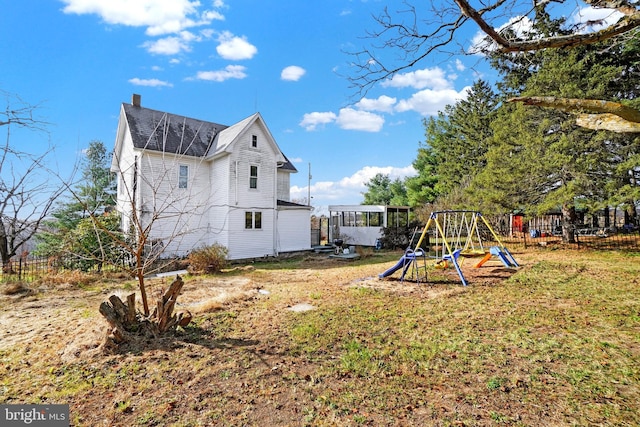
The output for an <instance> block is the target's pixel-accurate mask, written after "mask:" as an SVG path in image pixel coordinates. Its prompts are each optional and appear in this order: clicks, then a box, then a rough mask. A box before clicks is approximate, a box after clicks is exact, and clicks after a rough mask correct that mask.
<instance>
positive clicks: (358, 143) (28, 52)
mask: <svg viewBox="0 0 640 427" xmlns="http://www.w3.org/2000/svg"><path fill="white" fill-rule="evenodd" d="M401 5H402V2H398V1H392V2H389V1H386V2H383V1H378V0H368V1H367V0H353V1H348V0H326V1H322V2H320V1H317V2H307V1H300V0H278V1H257V0H240V1H233V0H224V1H223V0H215V1H211V0H201V1H200V2H197V1H189V0H135V1H131V0H45V1H43V0H21V1H12V2H7V4H5V5H4V8H3V11H2V14H1V15H0V40H2V46H3V54H2V57H1V58H0V70H1V72H0V89H1V90H3V91H6V92H10V93H12V94H16V95H18V96H19V97H20V98H21V99H23V100H24V101H25V102H27V103H29V104H32V105H38V110H37V113H38V115H39V116H40V117H42V118H44V119H45V120H46V121H48V122H49V123H50V125H49V126H48V131H49V132H48V134H42V133H37V134H34V133H33V132H24V131H19V130H18V131H15V132H14V131H12V132H13V134H12V140H11V142H12V144H18V145H19V146H21V147H23V148H24V149H25V151H31V150H32V151H34V152H38V151H39V150H42V149H44V147H46V146H47V144H52V145H54V146H55V162H56V164H57V168H58V169H59V170H60V173H61V175H62V176H64V175H65V174H66V173H68V172H69V171H70V170H71V167H72V165H73V164H74V163H75V162H76V159H77V158H78V156H80V155H81V151H82V149H84V148H86V147H87V146H88V144H89V142H90V141H92V140H101V141H103V142H104V143H105V145H106V147H107V148H108V149H112V147H113V143H114V140H115V132H116V127H117V120H118V114H119V111H120V104H121V103H122V102H130V101H131V95H132V94H133V93H138V94H140V95H141V96H142V105H143V106H145V107H148V108H153V109H157V110H162V111H169V112H172V113H175V114H181V115H185V116H189V117H194V118H198V119H203V120H210V121H213V122H218V123H223V124H227V125H231V124H233V123H235V122H238V121H240V120H242V119H244V118H245V117H247V116H249V115H251V114H253V113H254V112H256V111H259V112H260V113H261V114H262V116H263V117H264V119H265V121H266V123H267V125H268V126H269V129H270V130H271V133H272V134H273V136H274V137H275V139H276V141H277V143H278V145H279V146H280V148H281V149H282V151H283V152H284V153H285V154H286V155H287V156H288V157H289V158H290V159H291V160H292V161H293V162H294V164H295V166H296V167H297V168H298V170H299V173H298V174H295V175H294V176H293V177H292V181H291V184H292V193H291V196H292V198H293V199H296V200H302V199H306V197H307V194H308V191H309V188H308V173H307V172H308V165H309V164H311V174H312V180H311V188H310V193H311V196H312V205H314V206H317V207H321V206H326V205H329V204H359V203H361V201H362V200H363V197H362V194H361V193H362V192H363V191H365V187H364V183H366V182H368V181H369V180H370V179H371V177H373V176H374V175H375V174H376V173H378V172H382V173H385V174H389V175H390V176H391V177H392V178H396V177H400V178H402V177H404V176H407V175H410V174H412V173H413V170H412V167H411V163H412V161H413V159H414V158H415V156H416V152H417V149H418V147H419V143H420V141H423V140H424V128H423V126H422V120H423V118H424V117H427V116H429V115H433V114H436V113H437V111H439V110H442V109H443V108H444V106H445V105H447V104H450V103H453V102H455V101H456V100H457V99H460V98H461V97H463V96H464V93H465V90H466V88H467V87H468V86H470V85H471V84H472V83H473V82H474V80H475V79H477V78H478V77H479V76H481V77H483V78H485V79H487V80H489V81H491V80H493V79H495V75H493V74H492V73H493V72H492V71H491V70H489V69H488V68H487V67H486V65H485V64H483V63H482V60H481V58H479V57H478V56H474V55H468V56H451V55H447V56H438V55H434V56H432V57H430V58H429V59H428V60H427V61H424V62H422V63H420V64H419V65H418V66H417V67H415V68H413V69H411V70H408V71H406V72H404V73H401V74H400V75H397V76H396V77H395V78H394V79H392V80H387V81H385V82H383V83H382V84H380V85H377V86H376V87H374V88H372V89H371V90H370V91H369V92H368V93H367V94H366V97H365V98H363V99H361V98H358V97H356V98H354V95H355V90H354V89H353V88H352V87H350V83H349V81H348V80H347V79H346V77H345V76H346V75H352V74H353V71H354V70H353V67H352V66H350V62H352V61H353V60H354V57H353V56H351V55H349V54H348V53H346V52H354V51H357V50H361V49H362V48H363V47H369V46H370V45H371V43H372V40H370V39H366V38H364V36H365V35H366V33H367V31H371V30H375V29H377V28H378V27H377V26H376V23H375V22H374V19H373V17H372V16H373V15H378V14H379V13H380V12H381V11H382V10H383V8H384V7H385V6H388V7H389V9H390V10H393V9H394V8H396V6H397V7H398V8H400V7H402V6H401ZM468 31H469V32H468V34H467V33H462V34H461V35H462V39H459V40H457V41H458V43H460V45H461V46H470V45H471V43H472V40H473V39H474V37H475V36H476V34H477V30H476V29H474V28H473V27H470V29H469V30H468ZM465 34H466V36H465ZM465 37H466V39H465ZM3 107H4V105H3ZM27 147H29V149H27Z"/></svg>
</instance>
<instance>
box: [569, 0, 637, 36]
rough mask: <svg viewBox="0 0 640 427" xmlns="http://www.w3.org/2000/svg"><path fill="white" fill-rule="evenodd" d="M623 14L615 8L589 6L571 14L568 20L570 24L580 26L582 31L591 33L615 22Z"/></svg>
mask: <svg viewBox="0 0 640 427" xmlns="http://www.w3.org/2000/svg"><path fill="white" fill-rule="evenodd" d="M623 16H624V15H623V14H622V13H620V12H618V11H617V10H615V9H596V8H594V7H591V6H589V7H585V8H582V9H580V10H579V11H577V12H576V13H575V14H573V15H572V16H571V18H570V19H569V21H568V22H569V24H571V25H578V26H582V30H581V32H583V33H591V32H594V31H600V30H602V29H603V28H606V27H609V26H611V25H612V24H615V23H616V22H618V21H619V20H620V18H622V17H623Z"/></svg>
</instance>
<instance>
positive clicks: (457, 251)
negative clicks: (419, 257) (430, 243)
mask: <svg viewBox="0 0 640 427" xmlns="http://www.w3.org/2000/svg"><path fill="white" fill-rule="evenodd" d="M447 215H448V216H451V215H456V221H457V217H458V215H460V216H461V218H462V219H461V221H460V222H459V223H457V222H456V224H454V225H455V226H456V228H451V224H450V223H446V218H447ZM469 215H470V216H471V221H469V218H468V216H469ZM440 217H442V218H443V220H444V221H440V220H439V218H440ZM479 220H481V221H482V223H483V224H484V225H485V226H486V227H487V229H488V230H489V232H490V233H491V235H492V237H493V239H494V241H495V242H496V243H497V244H498V246H492V247H491V248H490V249H489V251H486V250H485V249H484V246H483V245H482V238H481V236H480V232H479V229H478V221H479ZM469 224H471V226H470V227H469ZM432 225H433V226H434V228H435V236H436V247H437V246H438V241H437V240H438V236H440V237H441V239H442V250H441V254H442V255H441V260H443V261H447V262H451V263H452V264H453V266H454V267H455V269H456V272H457V273H458V276H459V277H460V281H461V282H462V284H463V285H464V286H467V280H466V279H465V277H464V274H463V273H462V269H461V268H460V263H459V262H458V257H459V256H460V255H461V254H462V255H463V256H464V254H465V251H466V252H468V251H470V250H475V246H474V245H473V243H474V241H473V238H474V236H475V237H477V239H478V245H479V248H480V250H481V251H482V254H484V255H485V256H484V258H483V259H482V260H481V261H480V262H479V263H478V264H476V267H480V266H482V264H484V263H485V262H486V261H488V260H489V259H490V258H491V257H492V256H496V257H498V258H499V259H500V261H501V262H502V263H503V264H504V265H505V266H507V267H518V266H519V265H518V263H517V262H516V260H515V259H514V258H513V255H511V253H510V252H509V250H508V249H507V248H506V247H505V246H504V245H503V244H502V241H501V240H500V238H499V237H498V235H497V234H496V232H495V231H494V230H493V228H492V227H491V225H490V224H489V222H488V221H487V220H486V219H485V217H484V216H483V215H482V214H481V213H480V212H478V211H468V210H448V211H434V212H431V214H430V215H429V220H428V221H427V224H426V225H425V226H424V228H423V230H422V234H421V235H420V238H419V239H418V243H417V244H416V245H415V247H414V250H416V249H417V248H420V247H421V245H422V242H423V241H424V239H425V237H426V236H427V233H428V232H429V230H430V229H431V226H432ZM458 226H459V227H460V228H459V229H458V228H457V227H458ZM465 226H466V228H467V229H466V232H467V233H466V234H467V236H466V237H467V238H466V241H465V244H464V245H461V239H460V237H461V235H462V227H465ZM452 230H453V231H456V232H457V235H453V236H452V235H447V232H446V231H452ZM454 239H455V241H453V242H452V241H451V240H454ZM452 243H455V245H454V244H452ZM445 249H446V253H445ZM436 256H437V255H436Z"/></svg>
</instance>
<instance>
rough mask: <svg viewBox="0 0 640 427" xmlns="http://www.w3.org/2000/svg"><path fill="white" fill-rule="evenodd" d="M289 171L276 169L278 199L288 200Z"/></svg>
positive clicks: (289, 193)
mask: <svg viewBox="0 0 640 427" xmlns="http://www.w3.org/2000/svg"><path fill="white" fill-rule="evenodd" d="M290 189H291V172H284V171H280V170H279V171H278V200H284V201H285V202H290V201H291V200H290V197H291V190H290Z"/></svg>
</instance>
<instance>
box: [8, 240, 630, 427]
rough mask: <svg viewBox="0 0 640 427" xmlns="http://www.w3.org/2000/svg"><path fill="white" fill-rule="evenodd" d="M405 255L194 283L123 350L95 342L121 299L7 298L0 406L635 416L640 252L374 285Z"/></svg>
mask: <svg viewBox="0 0 640 427" xmlns="http://www.w3.org/2000/svg"><path fill="white" fill-rule="evenodd" d="M398 256H399V254H388V255H385V254H378V253H375V254H373V255H372V256H371V257H369V258H367V259H364V260H363V259H361V260H359V261H356V262H351V263H345V262H344V261H335V260H327V259H326V258H319V257H308V258H305V259H297V260H287V261H283V262H279V263H263V264H261V263H256V264H254V266H253V268H252V269H248V270H247V271H240V270H239V269H238V270H235V271H233V272H228V273H225V274H223V275H220V276H211V277H202V278H192V277H187V278H186V281H185V282H186V285H185V292H184V295H182V296H181V300H180V302H181V304H183V305H184V306H185V307H190V309H191V308H195V307H201V309H200V311H199V314H198V315H196V316H195V317H194V322H193V324H192V325H190V326H188V327H187V328H186V329H185V330H183V331H181V332H180V333H179V334H178V336H176V337H174V338H172V339H163V340H158V341H157V342H153V343H149V345H148V347H146V348H138V349H135V350H129V351H127V352H123V353H121V354H116V355H111V356H106V355H102V354H100V353H98V352H96V351H95V348H92V347H91V346H92V345H94V343H95V341H96V338H95V337H96V335H93V334H94V329H96V328H97V329H98V330H99V329H100V327H99V326H100V325H102V323H101V322H102V320H101V318H100V317H99V316H98V315H97V314H96V313H97V310H96V309H97V304H99V302H100V301H101V300H102V299H104V298H106V296H108V294H109V293H97V292H93V293H87V292H86V291H83V290H81V289H77V288H75V289H68V290H65V291H64V292H62V291H56V292H55V293H51V294H45V295H42V294H41V295H39V296H38V297H37V298H36V299H30V298H20V299H15V298H8V297H5V298H4V299H2V300H0V309H2V311H1V313H3V314H2V315H0V334H2V335H0V336H1V338H2V340H1V341H0V359H1V360H2V362H3V365H4V366H5V369H4V370H0V402H2V403H5V402H6V403H17V402H21V403H36V402H39V403H47V402H49V403H54V402H55V403H69V404H70V405H71V414H72V422H73V424H74V425H79V426H96V425H110V426H150V425H162V426H164V425H173V426H208V425H260V426H263V425H270V426H276V425H282V426H289V425H337V426H343V425H344V426H348V425H376V426H377V425H443V426H444V425H478V426H484V425H527V426H528V425H605V426H606V425H611V426H613V425H638V424H640V416H639V415H638V414H639V413H640V404H639V403H638V402H640V368H638V366H640V364H639V363H638V362H639V359H640V286H638V285H639V284H640V283H639V277H640V263H638V260H639V259H640V257H639V256H638V254H629V253H620V252H617V253H614V252H599V253H598V252H588V251H557V250H547V251H538V252H536V251H532V252H526V253H519V254H516V257H517V258H518V261H520V262H521V264H522V268H521V269H519V271H518V272H513V271H507V270H506V269H504V268H502V267H501V265H500V264H496V263H492V264H490V265H488V266H487V267H486V268H482V269H478V270H475V271H472V270H470V269H466V272H467V273H468V277H467V278H468V279H469V282H470V286H468V287H466V288H464V287H462V286H460V285H459V282H458V280H457V277H456V276H455V274H452V272H451V271H432V272H431V278H432V282H431V283H430V284H427V285H425V284H421V285H418V284H415V283H411V282H400V281H398V280H394V279H391V280H378V279H377V274H379V273H381V272H382V271H384V270H385V269H386V268H388V267H389V266H391V265H393V263H395V261H396V260H397V257H398ZM168 281H170V280H169V279H168ZM150 286H151V288H153V289H156V290H158V289H162V288H163V286H166V282H163V281H162V280H158V281H154V282H152V283H151V284H150ZM128 287H129V288H130V285H129V286H128ZM300 303H308V304H310V305H312V306H314V307H316V309H315V310H312V311H308V312H303V313H297V312H292V311H289V310H287V308H288V307H291V306H293V305H295V304H300ZM14 335H18V336H20V337H26V338H25V339H22V338H21V339H17V338H11V337H13V336H14ZM98 336H99V333H98Z"/></svg>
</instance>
